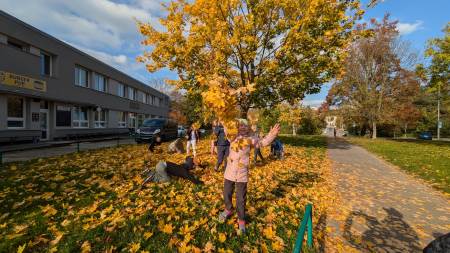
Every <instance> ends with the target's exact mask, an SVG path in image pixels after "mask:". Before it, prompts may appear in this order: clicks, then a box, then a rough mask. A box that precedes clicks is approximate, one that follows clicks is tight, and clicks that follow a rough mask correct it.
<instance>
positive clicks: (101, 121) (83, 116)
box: [56, 105, 108, 128]
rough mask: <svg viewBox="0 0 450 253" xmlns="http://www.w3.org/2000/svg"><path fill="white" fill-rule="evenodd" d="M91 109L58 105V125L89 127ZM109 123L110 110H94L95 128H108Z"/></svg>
mask: <svg viewBox="0 0 450 253" xmlns="http://www.w3.org/2000/svg"><path fill="white" fill-rule="evenodd" d="M88 112H89V109H88V108H87V107H80V106H74V107H71V106H63V105H58V106H56V127H74V128H88V127H89V116H88ZM107 125H108V110H104V109H103V110H95V111H94V126H93V127H94V128H106V127H107Z"/></svg>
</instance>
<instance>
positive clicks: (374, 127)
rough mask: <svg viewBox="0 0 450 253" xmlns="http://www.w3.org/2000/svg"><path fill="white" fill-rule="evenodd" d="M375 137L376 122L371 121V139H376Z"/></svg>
mask: <svg viewBox="0 0 450 253" xmlns="http://www.w3.org/2000/svg"><path fill="white" fill-rule="evenodd" d="M376 138H377V122H376V121H373V122H372V139H376Z"/></svg>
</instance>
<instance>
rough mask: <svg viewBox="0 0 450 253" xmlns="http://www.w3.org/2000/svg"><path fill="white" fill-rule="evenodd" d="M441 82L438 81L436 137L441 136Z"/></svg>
mask: <svg viewBox="0 0 450 253" xmlns="http://www.w3.org/2000/svg"><path fill="white" fill-rule="evenodd" d="M441 128H442V122H441V82H438V106H437V139H438V140H439V139H440V138H441Z"/></svg>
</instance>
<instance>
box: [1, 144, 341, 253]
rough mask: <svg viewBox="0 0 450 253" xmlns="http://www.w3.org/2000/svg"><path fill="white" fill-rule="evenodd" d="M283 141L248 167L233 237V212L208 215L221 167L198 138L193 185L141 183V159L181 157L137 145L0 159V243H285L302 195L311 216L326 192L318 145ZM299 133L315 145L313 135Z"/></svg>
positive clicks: (39, 247) (328, 196)
mask: <svg viewBox="0 0 450 253" xmlns="http://www.w3.org/2000/svg"><path fill="white" fill-rule="evenodd" d="M285 141H286V142H287V143H292V144H293V145H288V144H287V145H286V146H285V149H286V159H285V160H284V161H272V160H269V161H268V163H267V164H265V165H263V166H259V167H255V168H251V173H250V182H251V183H250V184H249V193H248V205H247V206H248V215H249V217H250V218H251V222H250V223H249V226H248V233H247V235H246V236H242V237H240V236H237V235H236V229H237V227H236V226H237V225H236V222H235V221H236V217H235V216H233V218H232V219H230V221H229V222H228V223H225V224H220V223H219V222H218V221H217V219H216V218H215V217H217V216H218V213H219V211H220V210H221V209H222V208H223V203H222V190H221V186H222V184H223V174H222V173H218V172H214V170H213V169H212V168H213V164H215V158H214V157H213V156H210V155H209V142H208V141H206V140H204V141H201V142H200V143H199V149H198V154H199V158H200V159H201V161H202V163H203V164H205V165H207V168H206V169H196V170H194V173H195V174H196V176H198V177H200V179H201V180H202V181H204V182H205V185H203V186H195V185H193V184H191V183H190V182H189V181H184V180H182V179H174V180H172V181H171V182H170V183H165V184H157V183H149V184H148V185H147V186H145V187H141V183H142V180H143V177H142V176H141V174H140V173H141V172H142V170H143V168H144V166H145V165H146V164H148V165H150V166H154V165H155V164H156V163H157V162H158V161H159V160H160V159H165V160H167V159H168V160H170V161H173V162H181V161H182V160H183V159H184V155H183V154H175V155H170V156H169V155H168V154H167V153H166V152H156V153H154V154H153V155H151V156H149V155H148V151H147V147H146V146H145V145H129V146H123V147H120V148H108V149H103V150H96V151H89V152H82V153H77V154H70V155H65V156H61V157H55V158H48V159H39V160H34V161H31V162H27V163H19V164H9V165H5V167H3V168H2V170H1V171H0V177H1V178H2V181H1V183H0V201H1V205H0V213H1V216H0V235H1V237H2V238H3V239H2V240H0V251H1V252H17V249H18V248H20V247H21V248H22V250H24V252H57V251H58V252H60V251H67V252H160V251H165V252H174V251H178V252H201V251H202V252H237V251H240V252H265V251H276V252H280V251H291V250H292V247H293V245H294V241H295V236H296V231H297V229H298V225H299V223H300V219H301V215H302V210H304V206H305V205H306V203H309V202H313V203H314V218H313V219H314V220H313V222H314V224H317V223H318V221H319V217H320V216H322V215H324V214H325V212H326V210H327V209H328V208H329V207H330V206H332V202H333V201H334V200H333V199H334V193H333V191H332V188H331V187H332V183H333V180H331V172H330V166H329V162H328V160H327V158H326V154H325V146H323V147H322V148H312V147H303V146H298V145H301V144H302V143H303V142H302V141H304V140H303V139H286V140H285ZM306 141H309V142H311V141H314V142H317V143H322V144H324V141H323V140H322V139H321V138H313V139H308V140H306ZM295 145H297V146H295ZM161 149H162V150H166V149H167V144H163V145H162V147H161ZM262 152H263V153H264V154H268V153H269V150H268V149H263V150H262ZM314 233H315V240H323V239H324V233H325V230H320V229H317V230H315V231H314Z"/></svg>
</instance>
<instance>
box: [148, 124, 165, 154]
mask: <svg viewBox="0 0 450 253" xmlns="http://www.w3.org/2000/svg"><path fill="white" fill-rule="evenodd" d="M161 143H162V140H161V130H159V129H156V130H155V132H154V133H153V137H152V140H151V141H150V145H149V146H148V150H149V151H150V152H152V153H153V152H154V151H155V146H159V145H161Z"/></svg>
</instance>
